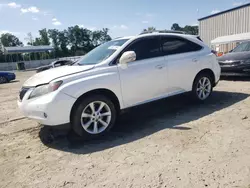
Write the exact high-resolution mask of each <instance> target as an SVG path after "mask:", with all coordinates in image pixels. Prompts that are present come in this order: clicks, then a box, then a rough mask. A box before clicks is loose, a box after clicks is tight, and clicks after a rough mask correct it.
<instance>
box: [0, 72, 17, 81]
mask: <svg viewBox="0 0 250 188" xmlns="http://www.w3.org/2000/svg"><path fill="white" fill-rule="evenodd" d="M15 79H16V75H15V74H14V73H13V72H5V71H4V72H3V71H0V84H3V83H7V82H10V81H12V80H15Z"/></svg>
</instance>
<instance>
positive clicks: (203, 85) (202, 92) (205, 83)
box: [196, 77, 212, 100]
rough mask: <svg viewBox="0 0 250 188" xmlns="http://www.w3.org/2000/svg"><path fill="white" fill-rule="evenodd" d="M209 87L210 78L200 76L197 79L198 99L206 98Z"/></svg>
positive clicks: (209, 91)
mask: <svg viewBox="0 0 250 188" xmlns="http://www.w3.org/2000/svg"><path fill="white" fill-rule="evenodd" d="M211 88H212V85H211V81H210V79H209V78H207V77H202V78H201V79H200V80H199V82H198V85H197V89H196V93H197V96H198V97H199V99H201V100H205V99H206V98H208V97H209V95H210V93H211Z"/></svg>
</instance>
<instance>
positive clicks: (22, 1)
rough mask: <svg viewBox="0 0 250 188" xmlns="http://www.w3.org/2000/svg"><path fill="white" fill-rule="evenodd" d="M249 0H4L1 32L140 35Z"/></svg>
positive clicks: (189, 22)
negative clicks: (80, 30)
mask: <svg viewBox="0 0 250 188" xmlns="http://www.w3.org/2000/svg"><path fill="white" fill-rule="evenodd" d="M247 2H250V1H249V0H71V1H70V0H15V1H8V0H0V20H1V21H0V33H5V32H11V33H13V34H14V35H16V36H17V37H19V39H20V40H21V41H23V42H24V43H25V38H26V37H27V33H28V32H31V33H32V35H33V37H36V36H38V30H39V29H42V28H47V29H53V28H56V29H59V30H63V29H66V28H67V27H69V26H74V25H79V26H80V27H84V28H88V29H90V30H95V29H101V28H104V27H107V28H109V29H110V35H111V37H120V36H127V35H137V34H139V33H140V32H141V31H142V30H143V29H144V28H147V27H151V26H153V27H156V28H157V29H170V28H171V26H172V24H173V23H178V24H179V25H180V26H185V25H197V24H198V21H197V19H198V18H201V17H204V16H208V15H211V14H214V13H217V12H220V11H223V10H227V9H230V8H233V7H236V6H239V5H242V4H244V3H247Z"/></svg>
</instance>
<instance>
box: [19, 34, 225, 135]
mask: <svg viewBox="0 0 250 188" xmlns="http://www.w3.org/2000/svg"><path fill="white" fill-rule="evenodd" d="M219 78H220V66H219V64H218V61H217V59H216V56H215V54H213V53H212V51H211V49H210V48H209V47H207V46H206V45H205V44H204V43H203V42H202V41H200V40H198V39H197V38H196V37H194V36H190V35H183V34H172V33H169V34H165V33H152V34H142V35H139V36H135V37H123V38H118V39H115V40H112V41H109V42H107V43H104V44H102V45H100V46H99V47H97V48H95V49H94V50H92V51H91V52H89V53H88V54H86V55H85V56H84V57H83V58H82V59H80V60H79V61H78V62H76V63H75V64H74V65H73V66H69V67H59V68H56V69H51V70H48V71H45V72H42V73H40V74H36V75H34V76H33V77H31V78H30V79H28V80H27V81H26V82H25V83H24V85H23V87H22V89H21V92H20V96H19V101H18V105H19V107H20V109H21V111H22V112H23V113H24V115H25V116H27V117H29V118H31V119H34V120H36V121H38V122H40V123H42V124H43V125H50V126H54V125H59V124H67V123H71V127H72V129H73V130H74V131H75V132H76V133H77V134H78V135H80V136H83V137H85V138H91V137H94V136H97V135H102V134H104V133H106V132H107V131H108V130H110V128H111V127H112V126H113V125H114V123H115V120H116V118H117V116H118V115H119V112H120V111H121V110H124V109H126V108H129V107H133V106H137V105H141V104H145V103H148V102H151V101H155V100H159V99H162V98H166V97H170V96H173V95H177V94H180V93H184V92H191V93H192V97H193V98H194V99H196V100H197V101H205V100H207V99H208V98H209V96H210V94H211V93H212V90H213V87H215V86H216V84H217V83H218V81H219Z"/></svg>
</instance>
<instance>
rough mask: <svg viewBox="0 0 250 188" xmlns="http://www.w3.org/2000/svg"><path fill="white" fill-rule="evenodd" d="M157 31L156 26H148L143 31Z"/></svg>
mask: <svg viewBox="0 0 250 188" xmlns="http://www.w3.org/2000/svg"><path fill="white" fill-rule="evenodd" d="M153 31H156V28H155V27H148V28H147V29H143V32H153Z"/></svg>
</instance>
